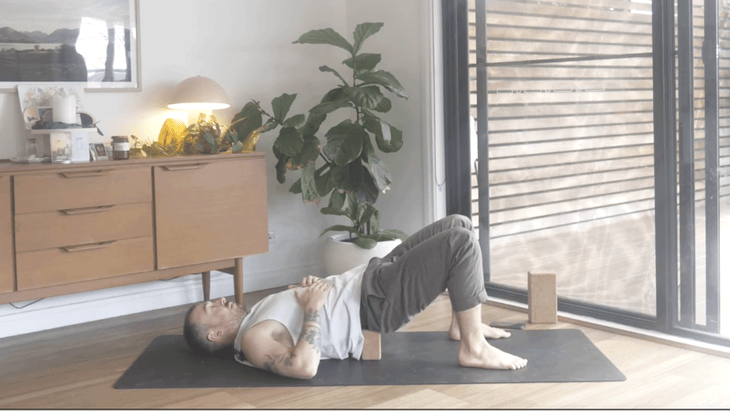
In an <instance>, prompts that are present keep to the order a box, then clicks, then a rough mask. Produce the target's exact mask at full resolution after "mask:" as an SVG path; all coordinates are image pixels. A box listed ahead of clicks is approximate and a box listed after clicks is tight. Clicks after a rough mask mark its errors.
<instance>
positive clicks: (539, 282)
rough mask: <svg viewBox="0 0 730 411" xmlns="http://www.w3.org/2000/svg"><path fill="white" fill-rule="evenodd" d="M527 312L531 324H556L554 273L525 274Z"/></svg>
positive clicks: (556, 300) (556, 304)
mask: <svg viewBox="0 0 730 411" xmlns="http://www.w3.org/2000/svg"><path fill="white" fill-rule="evenodd" d="M527 310H528V318H529V321H530V323H532V324H554V323H556V322H558V291H557V285H556V281H555V274H554V273H527Z"/></svg>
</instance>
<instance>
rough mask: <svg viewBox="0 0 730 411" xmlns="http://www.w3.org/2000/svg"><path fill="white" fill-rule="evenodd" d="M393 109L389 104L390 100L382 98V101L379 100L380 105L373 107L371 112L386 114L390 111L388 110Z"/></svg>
mask: <svg viewBox="0 0 730 411" xmlns="http://www.w3.org/2000/svg"><path fill="white" fill-rule="evenodd" d="M391 108H393V103H391V102H390V99H389V98H387V97H385V96H383V99H382V100H380V103H379V104H378V106H377V107H375V108H374V109H373V110H375V111H379V112H381V113H387V112H389V111H390V109H391Z"/></svg>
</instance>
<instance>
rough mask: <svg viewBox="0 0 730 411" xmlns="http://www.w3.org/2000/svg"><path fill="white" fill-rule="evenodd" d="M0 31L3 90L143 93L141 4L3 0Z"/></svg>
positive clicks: (113, 0)
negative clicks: (36, 87)
mask: <svg viewBox="0 0 730 411" xmlns="http://www.w3.org/2000/svg"><path fill="white" fill-rule="evenodd" d="M0 27H2V29H0V91H3V92H14V91H15V89H16V87H17V86H18V85H24V84H30V83H33V84H43V83H47V84H49V85H50V84H54V85H58V84H61V85H64V84H66V85H74V86H81V87H83V88H85V89H86V90H87V91H104V90H107V91H115V90H116V91H122V90H123V91H139V90H141V82H140V72H141V70H140V68H141V65H140V57H139V56H140V52H139V50H140V38H139V29H138V28H139V0H104V1H98V0H66V1H64V2H59V1H57V0H33V1H27V0H3V1H2V4H1V5H0Z"/></svg>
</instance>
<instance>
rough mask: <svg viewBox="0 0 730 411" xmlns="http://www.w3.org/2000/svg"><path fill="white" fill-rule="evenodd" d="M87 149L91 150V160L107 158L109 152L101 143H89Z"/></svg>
mask: <svg viewBox="0 0 730 411" xmlns="http://www.w3.org/2000/svg"><path fill="white" fill-rule="evenodd" d="M89 151H90V152H91V159H92V160H91V161H104V160H109V152H108V151H107V149H106V147H105V146H104V144H103V143H89Z"/></svg>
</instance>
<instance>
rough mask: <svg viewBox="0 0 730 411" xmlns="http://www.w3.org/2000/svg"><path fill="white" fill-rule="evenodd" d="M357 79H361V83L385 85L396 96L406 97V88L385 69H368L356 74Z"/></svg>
mask: <svg viewBox="0 0 730 411" xmlns="http://www.w3.org/2000/svg"><path fill="white" fill-rule="evenodd" d="M357 79H358V80H361V81H362V82H363V84H377V85H380V86H383V87H385V88H386V89H388V90H389V91H390V92H392V93H395V94H396V95H397V96H398V97H402V98H405V99H408V94H407V93H406V90H405V89H404V88H403V86H401V84H400V83H399V82H398V80H397V79H396V78H395V76H393V75H392V74H390V73H389V72H387V71H384V70H376V71H368V72H366V73H361V74H359V75H357Z"/></svg>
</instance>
